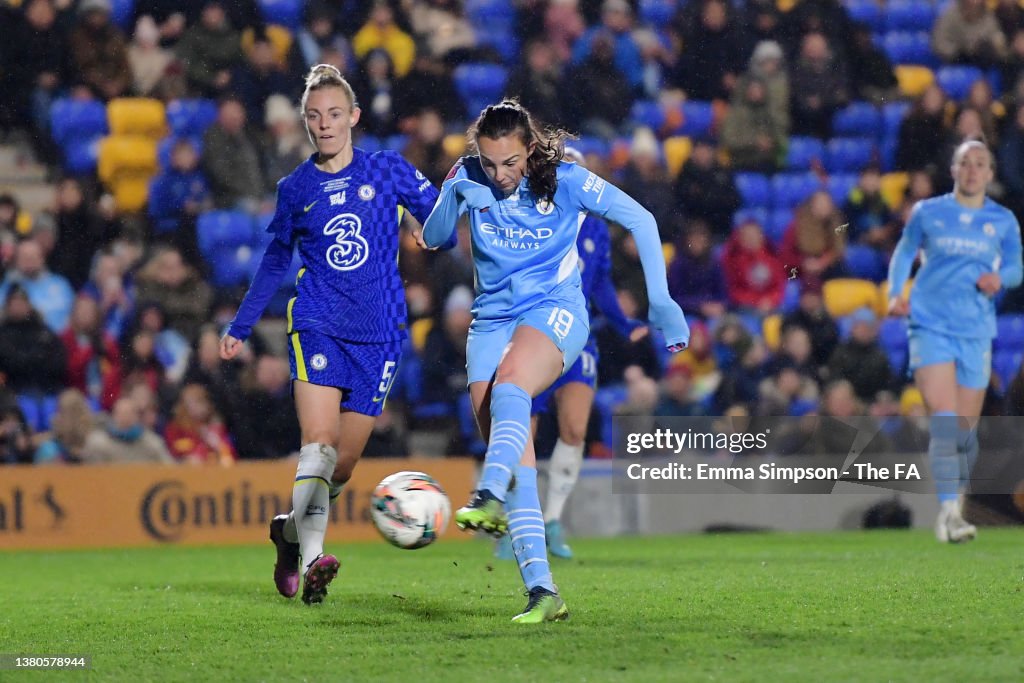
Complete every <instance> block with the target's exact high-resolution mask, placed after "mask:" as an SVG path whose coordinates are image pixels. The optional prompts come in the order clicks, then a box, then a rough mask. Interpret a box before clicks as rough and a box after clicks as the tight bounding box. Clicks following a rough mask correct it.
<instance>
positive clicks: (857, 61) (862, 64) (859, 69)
mask: <svg viewBox="0 0 1024 683" xmlns="http://www.w3.org/2000/svg"><path fill="white" fill-rule="evenodd" d="M846 63H847V64H848V65H849V67H850V87H851V89H852V90H853V95H854V97H856V99H858V100H867V101H868V102H871V103H873V104H884V103H885V102H891V101H892V100H894V99H896V98H897V97H899V89H898V87H897V85H898V83H897V81H896V73H895V71H894V70H893V67H892V62H890V61H889V57H888V56H886V54H885V52H884V51H883V50H882V49H881V48H879V47H878V46H877V45H875V41H874V39H873V38H872V36H871V28H870V27H869V26H867V25H865V24H856V25H855V26H854V30H853V42H852V43H851V45H850V50H849V53H848V55H847V60H846Z"/></svg>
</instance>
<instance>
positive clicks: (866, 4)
mask: <svg viewBox="0 0 1024 683" xmlns="http://www.w3.org/2000/svg"><path fill="white" fill-rule="evenodd" d="M843 4H845V5H846V11H847V12H849V13H850V18H851V19H853V20H854V21H859V22H861V23H863V24H867V25H868V28H869V29H871V31H872V32H875V33H881V32H882V31H884V30H885V15H884V14H883V13H882V8H881V7H879V5H878V3H877V2H876V1H875V0H848V1H847V2H845V3H843Z"/></svg>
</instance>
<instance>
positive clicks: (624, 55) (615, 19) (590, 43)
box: [570, 0, 643, 91]
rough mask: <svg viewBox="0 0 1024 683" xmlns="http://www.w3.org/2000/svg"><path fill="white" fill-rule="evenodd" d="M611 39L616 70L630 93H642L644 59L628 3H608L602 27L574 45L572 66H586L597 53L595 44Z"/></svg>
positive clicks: (616, 0) (589, 31) (618, 0)
mask: <svg viewBox="0 0 1024 683" xmlns="http://www.w3.org/2000/svg"><path fill="white" fill-rule="evenodd" d="M598 36H602V37H601V38H600V41H599V40H598ZM609 38H610V39H611V42H612V46H611V51H612V61H613V62H614V64H615V68H616V70H617V71H618V72H620V73H621V74H622V75H623V77H625V79H626V83H627V84H628V86H627V90H631V91H637V90H639V88H640V87H641V85H642V82H643V57H642V56H641V54H640V47H639V46H638V45H637V44H636V41H635V40H633V9H632V8H631V7H630V5H629V2H627V0H604V2H603V3H602V4H601V23H600V24H599V25H598V26H593V27H591V28H589V29H587V31H586V32H585V33H584V34H583V35H582V36H580V38H579V40H577V41H576V43H575V44H573V47H572V58H571V62H570V63H571V64H572V65H573V66H576V67H578V66H580V65H582V64H583V63H584V62H585V61H586V60H587V57H589V56H590V55H591V53H592V52H593V51H594V47H595V44H596V43H597V42H603V41H605V40H608V39H609ZM602 49H603V48H602Z"/></svg>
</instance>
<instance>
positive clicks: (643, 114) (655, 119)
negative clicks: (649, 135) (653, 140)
mask: <svg viewBox="0 0 1024 683" xmlns="http://www.w3.org/2000/svg"><path fill="white" fill-rule="evenodd" d="M629 118H630V119H631V120H632V121H634V122H635V123H637V124H639V125H641V126H647V127H648V128H650V129H651V130H653V131H657V130H660V129H661V127H662V126H663V125H665V112H664V111H663V110H662V108H661V105H660V104H658V103H657V102H655V101H654V100H637V101H636V102H634V103H633V108H632V109H631V110H630V113H629Z"/></svg>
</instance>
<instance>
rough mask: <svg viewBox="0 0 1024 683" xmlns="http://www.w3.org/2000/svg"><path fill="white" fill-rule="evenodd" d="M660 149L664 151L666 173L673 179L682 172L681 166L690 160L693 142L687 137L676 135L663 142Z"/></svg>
mask: <svg viewBox="0 0 1024 683" xmlns="http://www.w3.org/2000/svg"><path fill="white" fill-rule="evenodd" d="M662 149H664V151H665V165H666V166H668V172H669V173H671V174H672V177H673V178H675V177H676V176H677V175H679V171H681V170H682V168H683V164H685V163H686V160H687V159H689V158H690V152H692V151H693V141H692V140H690V138H688V137H685V136H682V135H677V136H675V137H671V138H668V139H667V140H665V142H664V143H663V144H662Z"/></svg>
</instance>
